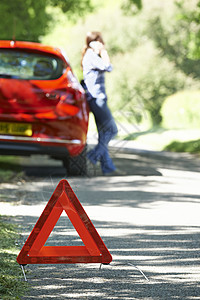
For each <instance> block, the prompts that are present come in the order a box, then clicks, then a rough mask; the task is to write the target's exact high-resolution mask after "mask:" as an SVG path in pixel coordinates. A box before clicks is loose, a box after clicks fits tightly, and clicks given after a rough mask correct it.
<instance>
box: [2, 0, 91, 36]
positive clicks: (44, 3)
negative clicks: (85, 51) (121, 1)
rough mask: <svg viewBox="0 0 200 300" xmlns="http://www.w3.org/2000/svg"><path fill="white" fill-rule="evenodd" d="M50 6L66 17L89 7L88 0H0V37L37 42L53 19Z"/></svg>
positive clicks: (80, 12) (78, 13)
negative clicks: (61, 11) (63, 13)
mask: <svg viewBox="0 0 200 300" xmlns="http://www.w3.org/2000/svg"><path fill="white" fill-rule="evenodd" d="M49 6H54V7H59V8H60V9H61V10H63V12H65V13H66V14H67V17H68V18H73V17H74V16H76V17H77V16H83V15H84V14H85V13H86V12H87V11H91V10H92V5H91V4H90V0H71V1H70V0H68V1H65V0H39V1H35V0H10V1H7V0H1V1H0V19H1V23H0V39H7V40H8V39H13V38H15V39H16V40H24V41H35V42H38V41H39V40H40V38H41V37H42V36H44V35H45V34H47V32H48V31H49V30H50V29H51V28H52V27H51V26H52V24H54V22H53V21H54V20H55V19H56V16H55V15H54V13H53V11H52V10H50V11H49V10H48V8H49ZM55 12H56V11H55Z"/></svg>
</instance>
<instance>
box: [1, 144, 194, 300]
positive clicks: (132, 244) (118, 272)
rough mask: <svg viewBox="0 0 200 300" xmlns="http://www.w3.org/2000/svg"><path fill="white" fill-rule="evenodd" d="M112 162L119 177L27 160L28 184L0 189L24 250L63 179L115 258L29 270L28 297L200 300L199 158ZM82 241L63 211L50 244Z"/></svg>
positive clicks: (117, 158) (143, 154)
mask: <svg viewBox="0 0 200 300" xmlns="http://www.w3.org/2000/svg"><path fill="white" fill-rule="evenodd" d="M112 157H113V159H114V162H115V164H116V165H117V167H118V168H119V169H120V170H122V171H123V172H122V173H123V175H122V176H115V177H104V176H102V174H101V171H100V168H99V166H97V168H96V169H95V170H94V169H93V168H92V167H91V168H90V170H89V176H87V177H85V178H75V177H74V178H68V177H66V175H65V170H64V169H63V167H62V165H61V164H60V163H59V162H56V161H52V160H48V159H47V158H45V159H44V158H39V159H35V158H32V159H31V160H28V159H25V158H22V160H21V164H22V166H23V168H24V172H25V174H26V180H24V181H19V182H16V183H12V184H11V183H10V184H9V183H7V184H5V183H4V184H0V193H1V197H0V201H1V202H0V211H1V214H6V215H13V216H14V219H15V222H16V223H17V224H19V225H20V232H21V240H20V241H19V243H20V248H21V247H22V246H23V244H24V242H25V240H26V238H27V237H28V235H29V234H30V232H31V230H32V228H33V226H34V225H35V223H36V221H37V220H38V218H39V216H40V215H41V213H42V211H43V209H44V207H45V205H46V203H47V202H48V200H49V199H50V197H51V195H52V193H53V191H54V190H55V188H56V186H57V184H58V183H59V181H60V180H61V179H63V178H65V179H67V180H68V182H69V183H70V185H71V187H72V189H73V190H74V192H75V194H76V195H77V197H78V199H79V201H80V202H81V204H82V205H83V207H84V209H85V211H86V213H87V214H88V216H89V217H90V219H91V220H92V222H93V224H94V226H95V227H96V229H97V231H98V233H99V234H100V236H101V238H102V239H103V241H104V243H105V244H106V246H107V248H108V249H109V251H110V253H111V255H112V256H113V261H112V263H111V264H110V265H108V266H103V267H102V269H101V270H99V265H98V264H89V265H84V264H76V265H65V264H63V265H27V266H26V267H25V269H26V276H27V279H28V284H30V291H29V294H28V295H27V296H26V297H24V298H23V299H24V300H27V299H47V300H48V299H99V300H100V299H106V300H109V299H123V300H126V299H142V300H146V299H152V300H157V299H159V300H171V299H180V300H183V299H186V300H194V299H195V300H196V299H200V283H199V281H200V251H199V250H200V218H199V211H200V196H199V184H200V173H199V171H200V158H198V157H196V156H192V155H188V154H173V153H159V152H152V151H141V150H136V149H135V150H133V149H124V150H120V149H119V148H113V149H112ZM81 243H82V242H81V241H80V238H79V236H78V235H77V233H76V232H75V230H74V228H73V226H72V225H71V224H70V222H69V220H68V218H67V216H66V215H65V214H63V215H62V216H61V217H60V219H59V221H58V223H57V224H56V227H55V228H54V230H53V232H52V234H51V235H50V237H49V239H48V241H47V244H48V245H56V246H58V245H66V246H67V245H80V244H81ZM140 271H142V272H143V273H144V275H145V276H146V277H147V278H145V277H144V276H143V274H142V273H141V272H140ZM147 279H148V280H147ZM22 280H23V275H22Z"/></svg>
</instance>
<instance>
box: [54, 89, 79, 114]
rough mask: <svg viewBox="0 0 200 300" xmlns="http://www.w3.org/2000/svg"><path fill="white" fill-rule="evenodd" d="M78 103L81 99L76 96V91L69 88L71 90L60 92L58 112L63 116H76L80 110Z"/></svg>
mask: <svg viewBox="0 0 200 300" xmlns="http://www.w3.org/2000/svg"><path fill="white" fill-rule="evenodd" d="M78 102H79V98H78V97H77V95H76V90H73V89H70V88H69V90H64V91H59V102H58V104H57V106H56V112H57V113H58V114H59V115H61V116H65V115H70V116H75V115H76V114H77V113H78V112H79V110H80V108H79V103H78Z"/></svg>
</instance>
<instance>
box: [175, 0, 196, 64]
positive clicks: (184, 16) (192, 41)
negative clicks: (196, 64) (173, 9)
mask: <svg viewBox="0 0 200 300" xmlns="http://www.w3.org/2000/svg"><path fill="white" fill-rule="evenodd" d="M176 4H177V7H178V8H179V19H180V20H182V21H183V22H184V23H185V24H186V25H187V26H188V29H189V31H188V35H187V38H186V47H187V52H188V58H190V59H193V60H199V59H200V0H192V1H191V0H190V1H183V0H177V2H176Z"/></svg>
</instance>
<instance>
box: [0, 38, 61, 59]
mask: <svg viewBox="0 0 200 300" xmlns="http://www.w3.org/2000/svg"><path fill="white" fill-rule="evenodd" d="M0 48H12V49H28V50H34V51H41V52H46V53H50V54H54V55H57V56H59V57H60V58H61V59H63V60H65V61H66V59H65V57H64V56H63V54H62V51H61V50H60V49H59V48H56V47H53V46H47V45H43V44H40V43H35V42H24V41H14V40H0Z"/></svg>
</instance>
